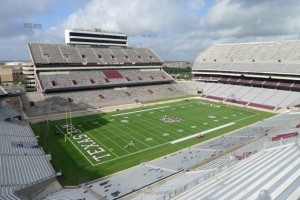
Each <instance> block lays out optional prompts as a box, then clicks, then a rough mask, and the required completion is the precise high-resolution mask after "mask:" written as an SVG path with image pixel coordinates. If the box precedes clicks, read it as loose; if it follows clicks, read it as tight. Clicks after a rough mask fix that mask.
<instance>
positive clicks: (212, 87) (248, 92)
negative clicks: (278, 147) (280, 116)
mask: <svg viewBox="0 0 300 200" xmlns="http://www.w3.org/2000/svg"><path fill="white" fill-rule="evenodd" d="M203 97H205V98H208V99H213V100H218V101H226V102H231V103H237V104H241V105H247V106H253V107H258V108H264V109H270V110H274V109H278V108H284V107H290V106H296V105H299V104H300V96H299V92H293V91H284V90H274V89H267V88H256V87H247V86H240V85H227V84H221V83H206V86H205V88H204V90H203Z"/></svg>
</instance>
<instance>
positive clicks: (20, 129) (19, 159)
mask: <svg viewBox="0 0 300 200" xmlns="http://www.w3.org/2000/svg"><path fill="white" fill-rule="evenodd" d="M9 110H10V108H1V107H0V116H1V118H0V166H1V167H0V199H20V198H19V197H17V196H16V194H15V191H16V190H20V189H21V188H26V187H29V186H31V185H32V184H36V183H39V182H41V181H44V180H47V179H50V178H53V177H55V172H54V169H53V168H52V166H51V164H50V162H49V156H48V155H45V152H44V151H43V150H42V149H41V148H40V147H39V145H38V141H37V137H36V136H35V135H34V133H33V131H32V130H31V128H30V126H29V125H28V123H26V122H22V121H18V120H16V119H13V118H12V117H15V116H20V113H16V112H17V111H16V110H11V111H9ZM2 116H6V117H2ZM7 117H8V118H7ZM2 120H3V121H2Z"/></svg>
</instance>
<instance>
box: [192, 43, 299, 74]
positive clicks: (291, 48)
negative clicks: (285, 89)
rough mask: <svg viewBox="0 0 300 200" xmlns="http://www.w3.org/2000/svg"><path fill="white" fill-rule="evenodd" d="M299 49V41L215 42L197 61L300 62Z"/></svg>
mask: <svg viewBox="0 0 300 200" xmlns="http://www.w3.org/2000/svg"><path fill="white" fill-rule="evenodd" d="M299 51H300V42H299V41H273V42H256V43H240V44H213V45H211V46H210V47H209V48H208V49H206V50H205V51H203V52H202V53H201V54H200V55H199V56H198V57H197V59H196V62H206V61H208V62H210V61H213V62H214V60H216V61H217V62H218V61H222V62H230V63H231V62H232V63H234V62H236V61H237V60H238V62H240V61H242V62H244V63H246V62H260V61H262V62H264V63H265V62H273V63H278V62H299ZM271 66H272V65H271ZM249 67H250V66H249ZM267 69H269V68H268V67H267ZM279 70H280V69H279ZM266 71H268V70H266Z"/></svg>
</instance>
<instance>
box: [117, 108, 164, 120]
mask: <svg viewBox="0 0 300 200" xmlns="http://www.w3.org/2000/svg"><path fill="white" fill-rule="evenodd" d="M169 107H170V106H163V107H158V108H149V109H145V110H137V111H132V112H127V113H120V114H115V115H112V117H115V116H121V115H128V114H131V113H139V112H146V111H149V110H157V109H161V108H169Z"/></svg>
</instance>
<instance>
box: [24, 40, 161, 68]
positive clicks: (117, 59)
mask: <svg viewBox="0 0 300 200" xmlns="http://www.w3.org/2000/svg"><path fill="white" fill-rule="evenodd" d="M29 49H30V52H31V55H32V58H33V60H34V63H35V64H36V65H40V64H65V65H66V64H69V65H74V64H75V65H86V64H87V65H98V64H99V65H108V64H110V65H112V64H117V65H120V64H121V65H122V64H142V63H152V64H155V63H162V60H161V59H160V58H159V57H158V56H157V55H156V54H155V53H154V52H153V51H152V50H151V49H145V48H117V47H109V48H107V47H92V48H91V47H90V46H84V45H78V46H69V45H62V44H41V43H31V44H29Z"/></svg>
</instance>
